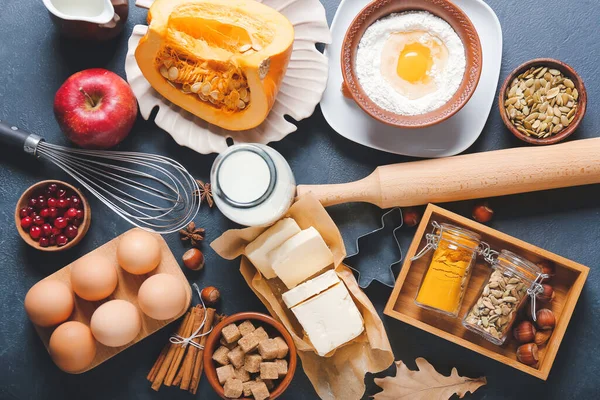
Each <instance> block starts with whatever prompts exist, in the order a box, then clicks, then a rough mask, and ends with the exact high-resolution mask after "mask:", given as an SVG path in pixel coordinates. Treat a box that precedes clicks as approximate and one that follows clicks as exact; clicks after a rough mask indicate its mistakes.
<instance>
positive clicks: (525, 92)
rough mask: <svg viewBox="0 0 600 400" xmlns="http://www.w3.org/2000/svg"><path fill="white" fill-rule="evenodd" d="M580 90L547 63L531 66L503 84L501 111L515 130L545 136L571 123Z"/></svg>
mask: <svg viewBox="0 0 600 400" xmlns="http://www.w3.org/2000/svg"><path fill="white" fill-rule="evenodd" d="M579 97H580V93H579V91H578V89H577V86H576V84H575V82H574V81H573V80H572V79H571V78H569V77H568V76H567V75H566V74H565V73H564V72H563V71H561V70H560V69H558V68H554V67H553V66H550V65H535V66H532V67H530V68H527V69H526V70H525V71H524V72H521V73H520V74H518V75H517V76H516V77H515V78H514V79H513V80H512V81H511V82H510V83H509V84H508V86H507V87H506V91H505V94H504V112H505V114H506V118H507V119H508V120H509V121H510V123H511V124H512V125H513V126H514V128H515V129H516V130H517V131H519V132H520V133H521V134H522V135H525V136H527V137H529V138H533V139H546V138H549V137H551V136H554V135H557V134H559V133H561V132H562V131H563V130H565V129H566V128H568V127H569V126H571V125H572V124H573V121H574V119H575V116H576V115H575V114H576V113H577V110H578V107H579Z"/></svg>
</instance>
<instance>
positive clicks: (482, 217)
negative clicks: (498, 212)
mask: <svg viewBox="0 0 600 400" xmlns="http://www.w3.org/2000/svg"><path fill="white" fill-rule="evenodd" d="M493 216H494V210H492V209H491V208H490V207H489V206H488V204H487V202H483V203H479V204H476V205H475V207H474V208H473V219H474V220H475V221H477V222H481V223H482V224H485V223H486V222H490V220H491V219H492V217H493Z"/></svg>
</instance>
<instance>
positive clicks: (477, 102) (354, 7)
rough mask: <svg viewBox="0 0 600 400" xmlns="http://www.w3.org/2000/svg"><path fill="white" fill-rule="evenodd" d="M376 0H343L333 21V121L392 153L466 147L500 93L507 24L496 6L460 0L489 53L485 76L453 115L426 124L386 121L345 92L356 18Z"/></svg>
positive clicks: (443, 152) (329, 113)
mask: <svg viewBox="0 0 600 400" xmlns="http://www.w3.org/2000/svg"><path fill="white" fill-rule="evenodd" d="M370 2H371V1H370V0H342V2H341V4H340V6H339V8H338V10H337V12H336V14H335V17H334V18H333V23H332V24H331V33H332V36H333V40H332V42H331V44H330V45H328V46H327V47H326V50H325V54H326V55H327V57H328V58H329V81H328V82H327V88H326V89H325V93H324V94H323V99H322V100H321V110H322V112H323V115H324V116H325V119H326V120H327V122H328V123H329V125H330V126H331V127H332V128H333V129H334V130H335V131H336V132H337V133H339V134H340V135H342V136H344V137H346V138H347V139H350V140H352V141H354V142H356V143H360V144H362V145H365V146H368V147H372V148H374V149H378V150H383V151H387V152H390V153H396V154H402V155H406V156H413V157H427V158H433V157H446V156H452V155H455V154H458V153H461V152H463V151H465V150H466V149H467V148H469V146H471V145H472V144H473V143H474V142H475V140H477V138H478V137H479V135H480V134H481V131H482V130H483V127H484V125H485V122H486V121H487V118H488V116H489V114H490V110H491V108H492V103H493V102H494V98H495V97H496V88H497V86H498V78H499V77H500V63H501V61H502V28H501V27H500V21H498V17H497V16H496V14H495V13H494V11H493V10H492V9H491V8H490V7H489V6H488V5H487V4H485V3H484V2H483V1H481V0H454V3H455V4H456V5H457V6H459V7H460V8H461V9H462V10H463V11H464V12H465V13H466V14H467V16H468V17H469V18H470V19H471V21H472V22H473V25H474V26H475V29H477V33H478V34H479V38H480V40H481V48H482V52H483V66H482V70H481V78H480V79H479V84H478V85H477V89H476V90H475V93H474V94H473V97H471V100H469V102H468V103H467V104H466V105H465V106H464V107H463V108H462V110H460V111H459V112H458V113H456V114H455V115H454V116H453V117H451V118H449V119H448V120H446V121H444V122H441V123H439V124H437V125H434V126H431V127H427V128H420V129H401V128H395V127H392V126H388V125H385V124H383V123H381V122H378V121H376V120H374V119H372V118H371V117H370V116H369V115H367V114H366V113H365V112H363V111H362V110H361V109H360V107H358V105H356V103H354V101H353V100H351V99H348V98H346V97H344V96H343V95H342V92H341V90H340V88H341V87H342V70H341V65H340V53H341V48H342V42H343V40H344V36H345V34H346V31H347V30H348V27H349V26H350V23H351V22H352V20H353V19H354V17H355V16H356V15H357V14H358V13H359V12H360V10H362V9H363V8H364V7H365V6H366V5H367V4H369V3H370Z"/></svg>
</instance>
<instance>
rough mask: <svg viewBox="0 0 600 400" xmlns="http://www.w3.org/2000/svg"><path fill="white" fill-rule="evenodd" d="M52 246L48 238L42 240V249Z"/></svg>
mask: <svg viewBox="0 0 600 400" xmlns="http://www.w3.org/2000/svg"><path fill="white" fill-rule="evenodd" d="M49 245H50V241H49V240H48V238H45V237H42V238H40V247H48V246H49Z"/></svg>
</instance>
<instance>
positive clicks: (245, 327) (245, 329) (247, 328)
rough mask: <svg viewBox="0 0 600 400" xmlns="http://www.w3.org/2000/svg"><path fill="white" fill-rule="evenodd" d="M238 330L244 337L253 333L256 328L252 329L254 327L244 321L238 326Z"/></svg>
mask: <svg viewBox="0 0 600 400" xmlns="http://www.w3.org/2000/svg"><path fill="white" fill-rule="evenodd" d="M238 329H239V330H240V333H241V334H242V336H246V335H248V334H250V333H252V332H254V330H255V329H256V328H254V325H252V322H250V321H248V320H246V321H244V322H242V323H241V324H239V325H238Z"/></svg>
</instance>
